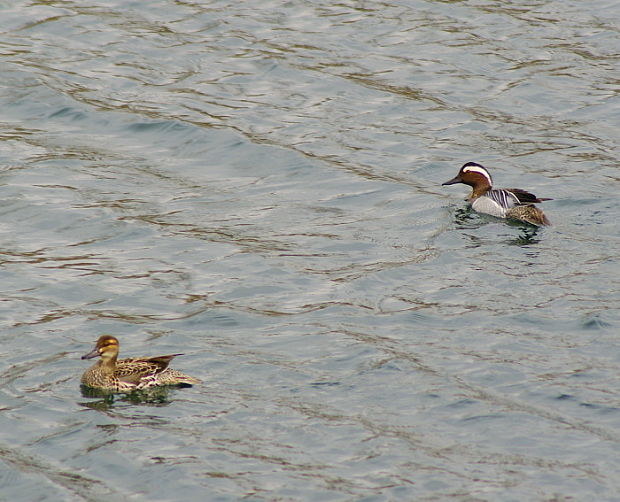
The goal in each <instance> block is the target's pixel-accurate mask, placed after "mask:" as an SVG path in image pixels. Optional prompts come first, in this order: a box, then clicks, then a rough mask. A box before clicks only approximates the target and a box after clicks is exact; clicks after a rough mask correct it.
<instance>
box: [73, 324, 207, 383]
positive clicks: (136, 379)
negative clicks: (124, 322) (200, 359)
mask: <svg viewBox="0 0 620 502" xmlns="http://www.w3.org/2000/svg"><path fill="white" fill-rule="evenodd" d="M118 348H119V343H118V340H117V339H116V338H115V337H113V336H111V335H103V336H100V337H99V340H97V345H96V346H95V348H94V349H93V350H92V351H91V352H89V353H88V354H85V355H83V356H82V359H92V358H93V357H100V359H99V360H98V361H97V362H96V363H95V364H93V365H92V366H91V367H90V368H88V369H87V370H86V371H85V372H84V374H83V375H82V384H83V385H86V386H87V387H92V388H95V389H100V390H105V391H111V392H131V391H133V390H140V389H147V388H149V387H154V386H158V385H193V384H198V383H200V380H198V379H197V378H193V377H190V376H187V375H185V374H183V373H181V372H180V371H176V370H173V369H171V368H168V363H170V361H171V360H172V358H174V357H175V356H180V355H182V354H170V355H168V356H158V357H146V358H139V357H133V358H129V359H117V357H118Z"/></svg>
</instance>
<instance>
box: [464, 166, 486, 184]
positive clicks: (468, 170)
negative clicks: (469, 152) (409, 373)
mask: <svg viewBox="0 0 620 502" xmlns="http://www.w3.org/2000/svg"><path fill="white" fill-rule="evenodd" d="M463 172H464V173H478V174H482V176H484V177H485V178H486V179H487V181H488V182H489V185H493V180H492V179H491V175H490V174H489V172H488V171H487V170H486V169H485V168H484V167H482V166H467V167H466V168H465V169H463Z"/></svg>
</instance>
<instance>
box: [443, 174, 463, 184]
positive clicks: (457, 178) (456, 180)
mask: <svg viewBox="0 0 620 502" xmlns="http://www.w3.org/2000/svg"><path fill="white" fill-rule="evenodd" d="M462 182H463V181H462V180H461V177H460V176H455V177H454V178H452V179H451V180H450V181H446V182H445V183H442V184H441V186H444V185H454V184H455V183H462Z"/></svg>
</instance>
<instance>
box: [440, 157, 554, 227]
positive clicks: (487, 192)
mask: <svg viewBox="0 0 620 502" xmlns="http://www.w3.org/2000/svg"><path fill="white" fill-rule="evenodd" d="M455 183H464V184H465V185H469V186H470V187H472V192H471V194H470V196H469V199H468V200H469V203H470V204H471V207H472V209H473V210H474V211H477V212H479V213H485V214H490V215H491V216H497V217H499V218H511V219H514V220H520V221H525V222H527V223H530V224H532V225H536V226H541V225H550V223H549V220H548V219H547V217H546V216H545V214H544V213H543V212H542V211H541V210H540V209H538V208H537V207H536V206H535V205H534V203H537V202H543V201H545V200H552V199H543V198H538V197H536V196H535V195H534V194H532V193H530V192H527V191H525V190H522V189H520V188H495V189H494V188H493V180H492V179H491V175H490V174H489V172H488V171H487V170H486V169H485V168H484V167H482V166H481V165H480V164H476V163H475V162H468V163H467V164H465V165H463V167H461V170H460V171H459V173H458V174H457V175H456V176H455V177H454V178H452V179H451V180H450V181H446V182H445V183H442V185H454V184H455Z"/></svg>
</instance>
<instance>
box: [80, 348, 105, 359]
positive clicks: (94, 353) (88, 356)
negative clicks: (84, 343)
mask: <svg viewBox="0 0 620 502" xmlns="http://www.w3.org/2000/svg"><path fill="white" fill-rule="evenodd" d="M100 355H101V354H99V350H98V349H97V347H95V348H94V349H93V350H91V351H90V352H89V353H88V354H84V355H83V356H82V359H92V358H93V357H98V356H100Z"/></svg>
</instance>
